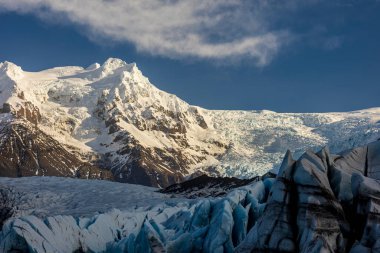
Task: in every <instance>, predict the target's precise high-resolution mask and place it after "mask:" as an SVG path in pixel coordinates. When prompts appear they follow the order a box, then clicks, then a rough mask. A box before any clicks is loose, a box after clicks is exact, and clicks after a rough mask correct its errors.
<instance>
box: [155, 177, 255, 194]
mask: <svg viewBox="0 0 380 253" xmlns="http://www.w3.org/2000/svg"><path fill="white" fill-rule="evenodd" d="M259 180H260V177H255V178H252V179H239V178H234V177H209V176H207V175H201V176H199V177H196V178H193V179H190V180H187V181H185V182H182V183H179V184H173V185H170V186H168V187H166V188H164V189H162V190H160V191H159V192H161V193H166V194H173V195H178V196H183V197H186V198H190V199H194V198H198V197H219V196H224V195H226V194H227V193H228V192H229V191H231V190H232V189H234V188H237V187H241V186H244V185H248V184H250V183H253V182H257V181H259Z"/></svg>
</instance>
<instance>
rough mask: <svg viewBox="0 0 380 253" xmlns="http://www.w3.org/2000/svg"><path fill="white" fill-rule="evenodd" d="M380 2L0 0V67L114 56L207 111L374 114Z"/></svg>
mask: <svg viewBox="0 0 380 253" xmlns="http://www.w3.org/2000/svg"><path fill="white" fill-rule="evenodd" d="M379 13H380V1H379V0H344V1H343V0H287V1H279V0H218V1H215V0H139V1H133V0H18V1H14V0H0V61H1V62H2V61H11V62H14V63H15V64H17V65H19V66H21V67H22V68H23V69H24V70H27V71H38V70H42V69H46V68H51V67H56V66H66V65H76V66H83V67H86V66H89V65H90V64H92V63H94V62H99V63H103V62H104V61H105V60H106V59H107V58H109V57H116V58H120V59H123V60H125V61H126V62H128V63H131V62H136V63H137V66H138V67H139V69H140V70H141V71H142V72H143V74H144V75H145V76H147V77H148V78H149V80H150V81H151V82H152V83H153V84H154V85H155V86H157V87H158V88H159V89H162V90H164V91H167V92H169V93H173V94H176V95H177V96H179V97H180V98H182V99H183V100H185V101H187V102H188V103H190V104H193V105H198V106H201V107H204V108H208V109H228V110H262V109H266V110H272V111H277V112H329V111H351V110H359V109H365V108H370V107H379V106H380V99H379V98H380V15H379Z"/></svg>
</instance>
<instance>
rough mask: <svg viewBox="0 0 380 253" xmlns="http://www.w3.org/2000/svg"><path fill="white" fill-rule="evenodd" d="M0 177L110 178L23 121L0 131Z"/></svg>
mask: <svg viewBox="0 0 380 253" xmlns="http://www.w3.org/2000/svg"><path fill="white" fill-rule="evenodd" d="M0 176H2V177H22V176H64V177H79V178H89V179H111V180H112V179H113V176H112V174H111V173H110V172H109V171H107V170H103V169H100V168H98V167H96V166H93V165H90V164H88V163H84V162H82V161H81V160H79V158H77V157H76V156H75V155H74V154H72V153H71V152H69V151H67V150H66V149H65V148H64V147H63V146H62V145H61V144H60V143H59V142H58V141H56V140H54V139H53V138H51V137H50V136H48V135H46V134H45V133H43V132H42V131H41V130H39V129H38V128H37V127H35V126H34V125H32V124H30V123H29V122H26V121H24V122H21V121H19V122H18V123H9V124H6V125H5V126H3V128H1V129H0Z"/></svg>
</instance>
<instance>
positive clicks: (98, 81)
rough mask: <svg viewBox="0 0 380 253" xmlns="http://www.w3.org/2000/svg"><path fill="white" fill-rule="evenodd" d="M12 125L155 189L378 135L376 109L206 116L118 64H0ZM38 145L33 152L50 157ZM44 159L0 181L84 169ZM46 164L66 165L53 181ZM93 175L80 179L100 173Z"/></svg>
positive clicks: (252, 171)
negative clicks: (36, 68) (33, 68)
mask: <svg viewBox="0 0 380 253" xmlns="http://www.w3.org/2000/svg"><path fill="white" fill-rule="evenodd" d="M200 92H201V91H200ZM9 122H15V125H17V124H19V123H20V122H21V123H20V124H21V125H22V126H26V125H30V127H28V128H27V129H28V130H27V131H28V132H29V133H32V132H33V131H34V132H38V133H41V134H38V136H42V134H43V136H44V138H45V139H46V140H48V141H47V142H51V143H53V140H54V141H56V142H54V143H55V144H54V145H55V146H59V149H60V152H61V151H62V153H64V154H65V157H68V156H70V157H71V158H70V160H78V161H81V162H84V163H87V164H91V165H92V167H91V168H94V167H98V168H101V169H104V170H108V171H110V172H111V173H112V177H113V178H114V179H115V180H117V181H120V182H127V183H137V184H144V185H150V186H158V187H166V186H168V185H170V184H173V183H179V182H181V181H183V180H185V179H186V178H189V177H192V176H194V175H200V174H208V175H212V176H228V177H238V178H252V177H254V176H257V175H262V174H264V173H266V172H267V171H268V170H271V169H275V170H276V169H278V167H279V165H280V163H281V158H282V155H283V153H284V152H285V151H286V149H288V148H289V149H290V150H291V151H293V152H295V156H296V157H297V158H298V157H299V156H300V155H301V154H302V153H303V152H304V151H305V150H306V149H307V148H309V147H310V148H312V149H313V150H316V149H318V148H320V147H322V146H325V145H329V146H330V147H331V149H332V151H338V150H340V149H342V148H351V147H353V146H357V145H361V144H365V143H368V142H370V141H373V140H375V139H376V138H378V137H379V135H380V123H379V122H380V110H379V109H377V108H374V109H368V110H364V111H357V112H350V113H328V114H281V113H275V112H270V111H212V110H206V109H203V108H200V107H197V106H192V105H189V104H187V103H186V102H185V101H183V100H181V99H179V98H178V97H176V96H175V95H172V94H168V93H166V92H163V91H161V90H159V89H157V88H156V87H155V86H154V85H152V84H151V83H150V82H149V80H148V79H147V78H146V77H145V76H144V75H143V74H142V72H141V71H140V70H139V69H138V68H137V66H136V64H127V63H126V62H124V61H121V60H119V59H112V58H111V59H108V60H107V61H106V62H104V63H103V64H102V65H99V64H94V65H92V66H90V67H88V68H86V69H84V68H82V67H59V68H53V69H48V70H44V71H41V72H27V71H23V70H22V69H21V68H20V67H18V66H16V65H14V64H12V63H9V62H4V63H0V127H2V128H3V129H4V131H5V130H6V129H9V127H6V125H7V124H8V123H9ZM17 122H19V123H17ZM17 129H21V127H18V128H17ZM20 131H21V130H20ZM22 131H23V132H25V131H26V130H22ZM6 132H7V133H9V132H10V131H8V130H7V131H6ZM4 133H5V132H4ZM23 136H29V137H31V138H32V137H33V136H37V135H33V134H27V135H25V134H24V135H23ZM29 137H28V138H29ZM3 138H7V137H6V136H5V135H3ZM12 138H13V137H12ZM49 138H50V139H49ZM8 139H9V138H8ZM6 140H7V139H4V141H6ZM23 141H26V140H23ZM28 141H29V139H28ZM39 143H42V142H34V146H33V150H37V149H41V150H42V149H44V148H42V147H41V148H39V147H37V146H36V145H37V144H38V145H39ZM7 145H8V146H11V145H13V144H7ZM41 145H42V144H41ZM44 145H45V146H46V145H47V144H44ZM4 147H6V146H4ZM29 151H30V150H28V147H27V145H18V149H9V150H7V151H2V152H6V154H7V156H9V157H18V156H19V155H20V154H27V153H29ZM11 152H15V153H11ZM31 159H32V158H31ZM44 159H45V160H44V162H43V161H42V160H41V161H40V162H42V163H41V164H44V166H45V167H44V168H41V167H39V165H36V164H37V163H34V162H32V161H33V159H32V160H30V162H28V164H31V166H32V167H31V168H33V169H29V170H30V171H29V172H28V173H13V174H9V173H8V172H7V173H5V169H4V172H0V173H3V174H4V175H5V174H7V175H36V174H37V175H41V172H42V171H45V172H44V174H45V175H72V174H73V171H77V170H78V166H79V165H78V162H75V163H67V166H65V165H64V162H65V161H64V160H62V161H60V159H66V158H63V157H62V156H60V155H54V156H46V157H45V158H44ZM57 160H58V161H57ZM48 163H51V164H56V163H59V164H61V165H62V166H58V167H57V166H50V167H49V168H51V170H52V172H51V173H50V172H49V171H50V169H49V170H48V171H47V170H46V168H47V167H46V165H47V164H48ZM74 164H75V165H74ZM7 166H13V167H8V168H7V169H6V170H7V171H9V170H12V171H18V170H20V169H19V167H17V166H18V165H17V166H16V163H14V162H7ZM70 166H71V167H70ZM69 167H70V168H69ZM54 168H55V169H54ZM87 168H90V167H87ZM25 170H27V169H24V171H25ZM37 170H38V172H37ZM89 170H90V169H86V170H84V171H82V170H81V172H80V173H79V175H80V176H83V175H85V174H86V173H87V174H88V173H90V174H92V175H94V177H96V176H95V175H98V174H99V173H98V171H99V169H91V170H90V171H94V172H93V173H92V172H89ZM103 174H104V173H103ZM107 178H108V176H107Z"/></svg>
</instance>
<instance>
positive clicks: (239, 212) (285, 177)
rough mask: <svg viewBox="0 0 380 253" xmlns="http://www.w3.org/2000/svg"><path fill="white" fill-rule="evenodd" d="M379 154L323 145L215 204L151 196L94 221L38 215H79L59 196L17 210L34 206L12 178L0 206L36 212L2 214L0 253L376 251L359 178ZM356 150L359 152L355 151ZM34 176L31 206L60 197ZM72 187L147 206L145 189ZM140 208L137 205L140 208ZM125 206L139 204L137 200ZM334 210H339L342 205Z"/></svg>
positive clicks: (368, 200)
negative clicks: (334, 150)
mask: <svg viewBox="0 0 380 253" xmlns="http://www.w3.org/2000/svg"><path fill="white" fill-rule="evenodd" d="M379 147H380V141H376V142H373V143H370V144H369V145H367V146H365V147H363V148H360V149H354V150H349V151H346V152H342V153H341V154H340V155H332V154H330V152H329V150H328V149H326V148H325V149H322V150H321V151H319V152H317V153H313V152H311V151H307V152H306V153H304V154H303V155H302V156H301V157H300V158H299V159H298V160H294V159H293V158H292V156H291V153H290V152H288V153H287V154H286V155H285V157H284V159H283V163H282V166H281V168H280V170H279V173H278V175H277V177H276V179H273V178H268V177H263V178H261V180H259V181H255V182H252V183H250V184H248V185H245V186H241V187H238V188H234V189H232V190H230V191H229V192H228V193H227V194H226V195H225V196H223V197H218V198H200V199H191V200H189V199H187V200H186V199H175V198H169V196H166V195H165V194H163V193H158V192H155V193H154V196H156V197H157V196H159V198H161V200H162V202H161V203H159V204H158V205H152V206H151V207H146V206H145V208H142V206H140V207H137V206H136V207H135V208H129V209H128V210H123V211H120V210H115V209H111V208H109V209H102V210H103V211H105V212H104V213H102V214H96V215H94V214H93V205H94V203H93V202H91V203H88V206H89V207H88V209H89V210H88V213H89V214H90V213H91V215H89V216H88V217H86V215H85V212H83V210H81V212H80V214H81V215H79V216H78V215H74V216H73V215H65V216H63V215H44V214H46V213H47V214H48V213H49V212H50V213H55V212H56V210H57V208H58V209H59V208H61V205H62V204H63V205H66V206H67V209H68V210H65V211H66V212H67V213H70V212H72V213H75V214H78V210H77V206H78V203H74V205H73V206H70V205H68V203H70V201H68V199H65V196H60V198H58V200H55V201H56V202H55V203H54V204H51V203H44V205H45V206H44V208H45V212H41V211H39V208H37V207H34V209H33V208H31V207H29V208H26V207H25V206H23V205H25V204H26V205H30V204H31V202H33V201H31V200H32V199H33V197H32V195H31V194H30V193H29V194H23V193H22V191H21V190H22V189H24V191H25V189H27V187H26V186H27V185H28V184H27V183H26V182H27V181H25V180H24V181H23V180H20V179H17V180H16V179H13V180H16V181H17V182H12V179H6V180H5V179H1V178H0V182H1V183H2V184H3V185H5V186H7V187H9V189H8V190H3V191H1V192H0V193H2V194H1V195H0V196H1V198H2V199H0V201H3V202H4V201H5V202H7V200H9V201H8V203H7V204H6V205H7V207H8V209H9V208H10V209H12V208H14V210H16V211H17V210H21V209H22V208H24V209H25V208H26V209H27V210H29V212H32V213H35V214H36V215H38V216H34V215H27V214H24V215H20V214H18V211H17V212H15V213H14V214H11V215H7V217H6V218H5V219H6V220H5V223H4V226H3V228H2V231H1V232H0V252H11V250H19V251H21V252H27V251H28V250H30V249H32V250H33V251H34V252H38V253H45V252H270V253H272V252H273V253H278V252H280V253H285V252H307V253H309V252H310V253H311V252H334V253H356V252H378V250H379V246H380V239H379V236H380V230H379V227H380V218H379V217H380V212H379V209H380V207H379V199H380V181H379V180H378V179H375V178H373V176H374V175H377V174H376V173H372V174H368V173H367V172H368V171H377V166H378V165H377V162H376V161H377V159H378V156H379V153H376V154H373V153H370V152H371V151H369V150H373V151H375V150H378V148H379ZM357 150H367V151H365V152H364V151H363V152H359V153H357ZM368 154H372V155H368ZM353 157H355V159H356V161H359V163H357V164H356V165H357V168H358V170H356V171H354V172H352V173H351V172H349V170H350V168H348V167H347V166H348V164H352V158H353ZM362 162H363V163H364V164H366V165H365V166H363V167H362V166H359V165H361V164H362ZM333 169H334V170H336V169H339V170H342V171H343V170H344V171H345V172H346V173H347V175H349V177H350V182H348V181H346V180H344V181H339V180H336V179H335V178H334V175H330V172H331V170H333ZM351 169H352V168H351ZM366 171H367V172H366ZM366 173H367V175H369V176H368V177H367V176H365V174H366ZM335 176H336V175H335ZM371 177H372V178H371ZM37 179H39V178H38V177H34V178H33V180H32V181H39V183H38V185H39V187H42V188H47V189H46V190H47V191H40V192H39V196H38V199H44V198H49V199H53V200H54V199H55V198H54V196H52V193H51V192H52V191H57V192H59V191H60V189H59V188H60V184H58V183H55V184H54V186H55V187H52V188H51V187H47V186H46V185H44V184H49V182H50V181H53V182H57V181H56V180H57V179H56V178H44V180H42V178H41V179H40V180H37ZM61 180H62V179H61ZM75 180H78V181H82V183H83V184H84V185H85V186H84V187H85V188H86V189H87V190H88V192H86V193H84V194H86V196H85V198H86V199H93V198H94V196H98V197H103V198H104V199H106V200H108V199H109V198H110V197H111V195H112V194H111V193H110V192H108V193H107V194H110V195H109V196H108V197H107V196H102V194H100V191H103V192H106V191H107V189H114V191H115V192H119V193H120V191H121V189H123V190H124V191H127V192H123V194H120V196H118V198H117V202H115V203H114V204H112V205H110V206H118V207H122V203H124V202H128V201H131V199H127V197H130V195H133V194H137V195H136V196H141V194H145V195H144V196H146V197H147V198H146V199H147V200H148V201H149V202H153V199H152V198H149V195H150V194H151V195H152V196H153V192H151V193H150V194H148V195H146V194H147V193H148V192H149V191H153V189H151V188H148V187H145V188H144V187H143V186H137V185H130V184H118V183H115V182H104V181H95V182H89V181H86V180H79V179H75ZM75 180H74V179H70V180H69V179H66V180H65V181H66V182H65V185H66V188H70V189H71V188H75V187H74V185H73V184H74V181H75ZM333 182H339V184H340V185H341V188H342V189H349V191H350V192H351V194H350V196H352V197H351V198H352V200H351V201H347V198H340V197H339V196H341V195H340V194H339V192H338V194H336V193H335V191H334V190H333V189H332V188H333V187H331V185H332V184H333ZM29 183H30V182H29ZM35 183H36V182H35ZM343 184H348V185H343ZM120 185H121V186H123V187H121V186H120ZM29 186H30V185H29ZM32 186H33V185H32ZM348 186H349V187H348ZM177 187H179V186H178V185H177ZM128 188H130V190H128ZM78 189H79V188H78ZM128 192H129V193H128ZM16 193H18V194H19V195H17V194H16ZM91 194H93V195H94V196H92V197H91ZM45 195H46V196H45ZM60 195H62V193H61V194H60ZM28 198H29V201H28ZM164 199H165V201H164ZM33 200H34V199H33ZM169 200H172V202H170V201H169ZM57 201H58V203H57ZM59 201H62V202H64V203H61V204H60V203H59ZM103 201H104V203H105V202H107V201H105V200H103ZM73 202H75V201H73ZM120 202H121V203H120ZM143 202H144V203H145V205H146V201H143ZM101 203H103V202H101ZM131 203H138V204H141V202H139V201H138V200H137V199H135V200H134V202H131ZM49 204H50V205H51V206H50V208H49ZM106 204H109V202H107V203H106ZM156 204H157V202H156ZM342 204H345V205H346V206H345V208H342ZM90 207H91V208H90ZM102 207H103V205H102ZM70 208H71V209H70ZM26 209H25V210H26Z"/></svg>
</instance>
